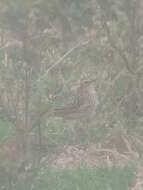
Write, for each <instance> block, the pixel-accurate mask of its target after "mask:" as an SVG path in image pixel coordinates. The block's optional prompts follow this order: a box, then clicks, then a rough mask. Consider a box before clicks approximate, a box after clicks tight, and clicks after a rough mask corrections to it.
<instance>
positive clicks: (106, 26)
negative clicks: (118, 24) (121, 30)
mask: <svg viewBox="0 0 143 190" xmlns="http://www.w3.org/2000/svg"><path fill="white" fill-rule="evenodd" d="M102 24H103V27H104V28H105V30H106V33H107V37H108V41H109V43H110V45H111V47H112V48H113V49H114V50H115V51H116V52H117V53H118V54H119V56H120V57H121V58H122V59H123V61H124V63H125V65H126V68H127V70H128V71H129V72H130V73H131V74H136V73H135V72H134V71H133V70H132V69H131V68H130V66H129V61H128V59H127V57H126V55H125V53H124V52H123V50H122V49H120V48H119V47H118V46H116V45H115V42H114V41H113V39H112V36H111V33H110V30H109V27H108V25H107V22H106V18H105V16H104V15H102Z"/></svg>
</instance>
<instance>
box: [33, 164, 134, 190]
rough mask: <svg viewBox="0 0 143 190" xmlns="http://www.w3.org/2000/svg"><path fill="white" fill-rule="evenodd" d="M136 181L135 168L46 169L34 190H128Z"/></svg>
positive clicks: (39, 176)
mask: <svg viewBox="0 0 143 190" xmlns="http://www.w3.org/2000/svg"><path fill="white" fill-rule="evenodd" d="M134 179H135V170H134V168H133V167H129V166H126V167H124V168H121V167H112V168H107V167H99V168H97V169H91V168H87V167H80V168H77V169H64V170H58V169H51V168H48V169H44V170H41V171H39V174H38V176H37V177H36V178H35V179H34V181H33V184H34V185H33V190H39V189H40V190H128V189H130V187H131V185H132V184H133V182H134Z"/></svg>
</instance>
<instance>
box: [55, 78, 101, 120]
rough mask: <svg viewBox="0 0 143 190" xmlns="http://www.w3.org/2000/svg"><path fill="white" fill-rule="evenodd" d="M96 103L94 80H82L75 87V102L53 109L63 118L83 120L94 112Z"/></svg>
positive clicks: (56, 114)
mask: <svg viewBox="0 0 143 190" xmlns="http://www.w3.org/2000/svg"><path fill="white" fill-rule="evenodd" d="M98 103H99V101H98V96H97V93H96V91H95V87H94V82H93V81H83V82H81V83H80V86H79V87H78V89H77V93H76V101H75V103H74V104H72V105H68V106H65V107H62V108H57V109H55V110H54V115H55V116H58V117H63V118H64V119H76V120H83V119H85V118H89V117H91V115H93V113H95V111H96V107H97V105H98Z"/></svg>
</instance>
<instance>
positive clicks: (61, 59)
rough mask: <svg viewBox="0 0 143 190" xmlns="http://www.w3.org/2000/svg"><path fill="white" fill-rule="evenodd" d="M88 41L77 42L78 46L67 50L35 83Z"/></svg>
mask: <svg viewBox="0 0 143 190" xmlns="http://www.w3.org/2000/svg"><path fill="white" fill-rule="evenodd" d="M88 43H89V41H85V42H79V43H78V44H76V45H75V46H74V47H72V48H71V49H70V50H68V51H67V52H66V53H65V54H64V55H63V56H62V57H60V58H59V59H58V60H57V61H56V62H55V63H54V64H53V65H51V66H50V67H49V68H48V69H47V71H46V72H45V73H44V74H43V75H42V76H40V77H39V79H38V80H37V82H39V81H40V80H41V79H42V78H44V76H46V75H47V74H48V73H49V72H50V71H51V70H52V69H54V68H55V67H56V66H58V65H59V64H60V63H61V62H62V61H63V60H64V59H65V58H66V57H68V56H69V55H70V54H71V53H72V52H73V51H74V50H76V49H77V48H79V47H82V46H85V45H86V44H88Z"/></svg>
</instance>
